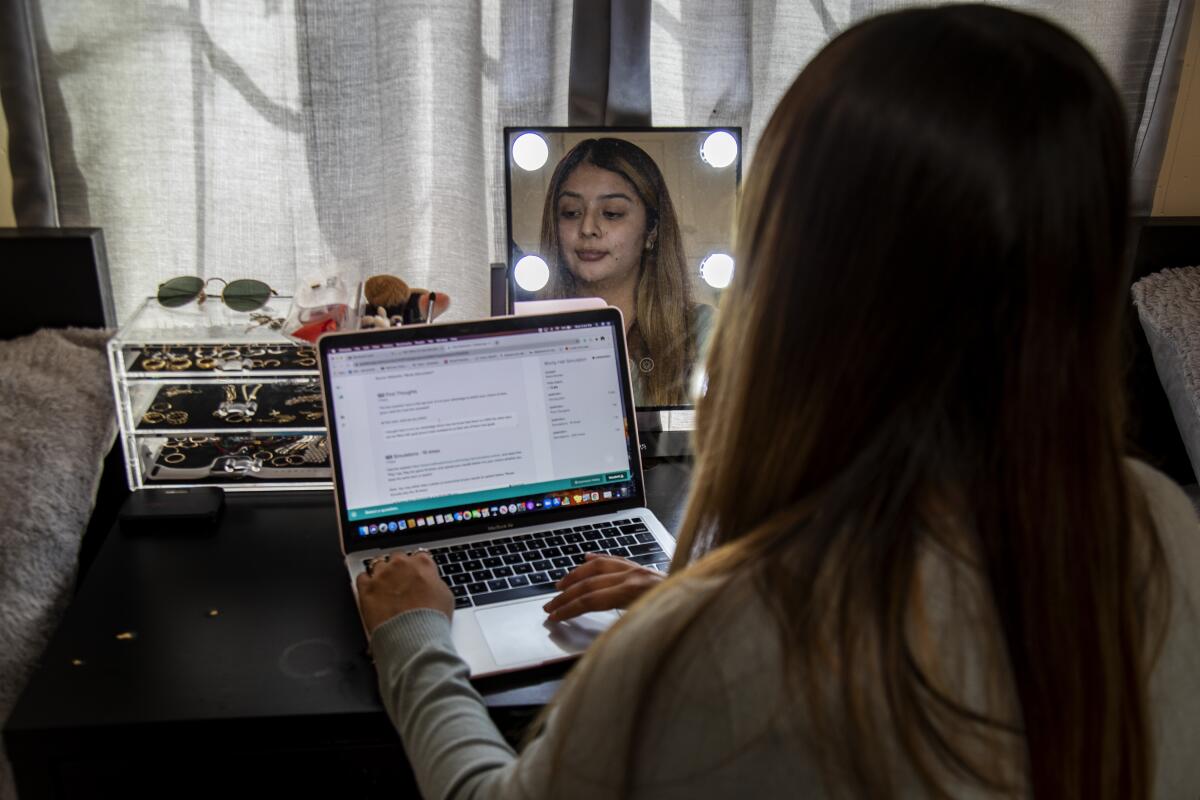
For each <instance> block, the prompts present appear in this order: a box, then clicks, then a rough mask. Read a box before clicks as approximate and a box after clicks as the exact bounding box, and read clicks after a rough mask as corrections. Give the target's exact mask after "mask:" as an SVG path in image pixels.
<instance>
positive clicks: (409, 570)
mask: <svg viewBox="0 0 1200 800" xmlns="http://www.w3.org/2000/svg"><path fill="white" fill-rule="evenodd" d="M355 583H356V585H357V586H358V606H359V608H360V609H362V617H363V624H365V625H366V627H367V632H368V633H374V632H375V629H376V628H378V627H379V626H380V625H382V624H383V623H385V622H387V621H388V620H389V619H391V618H392V617H394V616H396V615H397V614H402V613H404V612H405V611H412V610H413V609H415V608H432V609H433V610H434V611H441V612H442V613H443V614H445V615H446V616H447V617H449V616H451V615H452V614H453V613H454V595H453V594H451V592H450V587H449V586H447V585H446V583H445V581H443V580H442V579H441V578H439V577H438V571H437V564H434V563H433V558H432V557H430V555H429V553H426V552H424V551H421V552H418V553H415V554H413V555H410V556H405V555H400V554H395V555H392V556H390V557H388V558H387V559H382V558H380V559H376V560H375V561H374V562H373V564H372V566H371V569H370V570H369V571H368V572H364V573H362V574H360V575H359V576H358V578H357V579H356V580H355Z"/></svg>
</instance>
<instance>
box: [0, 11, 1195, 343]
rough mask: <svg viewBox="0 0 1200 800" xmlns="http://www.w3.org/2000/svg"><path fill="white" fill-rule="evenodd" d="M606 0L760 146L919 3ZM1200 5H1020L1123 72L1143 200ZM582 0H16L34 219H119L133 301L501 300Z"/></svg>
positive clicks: (11, 56) (29, 205)
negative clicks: (329, 293) (509, 206)
mask: <svg viewBox="0 0 1200 800" xmlns="http://www.w3.org/2000/svg"><path fill="white" fill-rule="evenodd" d="M596 2H600V3H603V2H605V0H596ZM607 2H608V3H609V6H610V10H611V9H613V8H615V9H616V11H617V12H620V13H625V10H628V9H632V10H633V12H636V13H634V16H633V17H631V20H632V22H631V23H630V25H627V26H626V27H629V29H630V30H635V31H637V32H638V35H637V37H634V38H637V39H638V43H636V45H637V46H636V48H635V49H638V48H640V49H642V50H644V49H645V48H647V47H648V50H649V53H648V57H649V63H650V68H651V103H650V107H651V110H652V115H653V117H652V118H653V121H654V123H655V124H656V125H703V126H708V125H739V126H741V127H742V128H743V129H744V134H745V143H746V147H747V152H746V155H747V157H748V158H752V157H753V148H754V144H755V142H756V140H757V137H758V135H759V134H760V133H761V131H762V129H763V127H764V125H765V124H766V121H767V119H768V117H769V115H770V113H771V110H772V109H773V107H774V105H775V103H776V102H777V100H778V98H779V97H780V96H781V95H782V93H783V91H784V90H785V89H786V88H787V86H788V85H789V84H790V83H791V81H792V79H793V78H794V76H795V74H796V72H797V70H799V69H800V68H801V67H802V66H803V65H804V64H805V63H806V62H807V61H808V59H809V58H811V57H812V55H813V54H814V53H815V52H816V51H817V50H818V49H819V48H820V47H821V46H822V45H823V44H824V43H825V42H826V41H828V40H829V38H830V37H831V36H833V35H835V34H836V33H838V32H839V31H841V30H843V29H844V28H845V27H846V26H848V25H850V24H852V23H853V22H855V21H857V20H858V19H861V18H862V17H864V16H866V15H869V14H872V13H876V12H878V11H882V10H886V9H889V8H894V7H897V6H898V5H900V4H901V3H899V2H896V1H895V0H710V2H705V3H694V2H685V0H607ZM646 2H649V15H650V23H649V37H648V38H649V43H648V45H647V44H646V43H645V40H644V37H645V32H644V24H645V21H644V13H645V12H644V7H645V4H646ZM1193 3H1194V0H1140V2H1138V3H1126V2H1121V1H1119V0H1107V1H1106V2H1104V3H1103V4H1102V5H1103V9H1102V10H1101V9H1099V8H1097V6H1098V5H1100V4H1098V3H1096V2H1094V0H1019V1H1018V2H1012V3H1010V4H1011V5H1015V6H1018V7H1021V8H1025V9H1028V10H1032V11H1035V12H1037V13H1042V14H1045V15H1046V16H1048V17H1050V18H1052V19H1054V20H1056V21H1058V22H1060V23H1061V24H1063V25H1064V26H1066V27H1067V28H1069V29H1070V30H1072V31H1074V32H1075V33H1076V34H1077V35H1079V36H1080V38H1081V39H1083V41H1084V42H1086V43H1087V44H1088V45H1090V46H1091V47H1092V48H1093V49H1094V50H1095V52H1096V53H1097V55H1098V56H1099V57H1100V59H1101V61H1102V62H1103V63H1104V64H1105V65H1106V66H1107V68H1108V69H1109V71H1110V72H1111V74H1112V75H1113V78H1114V80H1115V82H1116V84H1117V86H1118V88H1119V89H1120V91H1121V93H1122V96H1123V97H1124V98H1125V101H1126V105H1127V108H1128V110H1129V118H1130V131H1131V133H1132V134H1133V135H1134V137H1135V140H1134V144H1135V153H1136V155H1137V170H1136V172H1135V187H1136V191H1137V197H1136V198H1135V200H1136V203H1137V205H1138V207H1139V208H1145V209H1148V208H1149V203H1150V199H1151V197H1152V193H1153V188H1154V182H1155V179H1156V178H1157V171H1158V167H1159V164H1160V162H1161V158H1162V149H1163V145H1164V143H1165V138H1166V136H1165V127H1166V125H1167V124H1168V123H1169V120H1170V112H1171V107H1172V105H1173V101H1174V93H1175V88H1174V87H1175V86H1176V85H1177V83H1178V74H1179V66H1180V64H1181V62H1182V47H1181V46H1179V40H1180V36H1178V35H1173V34H1177V33H1178V31H1180V30H1183V29H1184V28H1185V27H1186V22H1187V19H1188V15H1189V14H1190V11H1191V7H1192V5H1193ZM574 5H575V4H574V3H573V2H572V0H490V1H489V2H476V1H473V0H390V1H387V0H339V1H338V2H331V1H330V0H324V1H323V2H322V1H320V0H145V2H139V3H136V4H130V3H93V2H86V1H85V0H0V9H4V10H5V11H12V10H18V11H20V12H21V14H20V15H16V16H13V15H8V14H6V18H5V23H4V25H3V28H4V30H3V36H4V38H3V42H4V43H5V44H6V45H7V44H8V43H9V41H10V40H13V39H14V37H17V38H19V39H20V40H21V41H22V42H24V45H23V48H24V49H23V50H21V51H19V52H18V50H16V49H13V48H10V47H7V46H6V48H5V51H4V53H3V54H0V78H2V79H3V80H4V84H3V85H2V86H0V90H2V91H3V94H4V101H5V109H6V111H7V112H8V121H9V125H10V127H11V128H12V129H13V131H14V147H13V159H14V178H16V179H17V180H18V181H21V180H27V179H29V178H30V176H33V179H34V182H33V183H27V184H22V186H25V187H27V188H29V189H30V192H29V193H27V194H26V195H25V198H26V200H27V202H22V198H21V197H18V198H16V200H17V204H18V206H19V207H18V208H17V218H18V220H22V221H23V220H25V219H28V217H22V213H25V214H39V215H42V216H45V217H47V218H49V217H51V216H52V215H53V214H54V213H56V214H57V218H58V222H59V224H62V225H71V226H92V225H95V226H100V227H103V228H104V230H105V235H106V238H107V242H108V252H109V258H110V270H111V274H112V278H113V284H114V295H115V297H116V298H117V307H118V308H117V310H118V316H119V318H120V319H122V320H123V319H125V318H127V317H128V315H129V314H130V312H131V311H132V310H133V308H135V307H136V305H137V303H138V302H139V301H140V299H141V298H143V297H145V296H147V295H149V294H152V293H153V291H154V289H155V287H156V286H157V285H158V283H159V282H161V281H162V280H164V279H166V278H168V277H171V276H174V275H184V274H189V275H203V276H219V277H223V278H235V277H255V278H259V279H262V280H266V281H268V282H269V283H271V284H272V285H273V286H274V287H275V288H277V289H278V290H280V291H281V292H284V293H288V292H290V291H291V290H292V289H293V288H294V286H295V284H296V282H297V281H298V280H302V279H305V278H308V277H310V276H311V277H316V276H323V275H327V274H330V273H333V272H341V273H343V274H345V275H347V276H348V277H352V278H358V277H365V276H367V275H370V274H374V273H378V272H392V273H395V274H398V275H401V276H403V277H404V278H405V279H406V280H408V281H409V282H410V283H413V284H416V285H424V286H427V287H429V288H433V289H436V290H438V291H444V292H448V293H449V294H451V296H452V297H453V298H454V300H455V309H454V312H453V313H454V315H455V316H456V317H460V318H465V317H468V316H477V315H478V316H482V315H484V314H486V313H487V310H488V293H489V287H488V264H489V263H490V262H493V261H497V260H503V255H504V239H505V233H504V219H505V210H504V209H505V202H504V183H503V176H504V162H503V155H504V154H503V152H502V143H501V130H502V128H503V127H504V126H505V125H564V124H566V123H567V115H568V99H569V96H570V94H571V93H570V89H571V87H570V85H569V83H570V71H571V39H572V17H573V7H574ZM633 12H630V13H633ZM618 16H619V14H618ZM17 17H23V19H22V25H21V26H20V27H19V26H17V25H16V24H15V22H14V21H13V20H15V19H17ZM622 19H624V17H622ZM626 38H630V37H626ZM1172 43H1174V47H1172ZM30 45H32V47H31V46H30ZM632 46H634V43H631V42H630V41H625V40H622V41H619V42H616V43H612V44H611V47H610V49H611V51H612V52H613V53H615V54H616V55H615V56H612V58H615V59H616V60H617V61H619V62H620V63H615V64H614V63H610V69H609V84H610V85H608V86H607V87H606V100H605V102H606V108H605V109H604V111H605V114H606V118H607V116H608V112H610V111H612V110H613V109H611V108H608V107H607V105H608V100H607V98H609V97H612V98H617V100H618V101H621V99H622V98H624V99H625V100H628V99H629V97H630V94H629V92H630V91H633V90H634V89H636V92H638V93H642V94H644V92H643V90H642V89H640V88H638V87H633V88H632V89H631V86H632V84H630V86H626V85H625V83H628V81H625V79H624V78H622V77H621V76H623V75H625V74H626V73H630V70H629V69H627V68H626V67H628V66H629V64H633V63H642V64H644V63H645V62H644V60H643V61H641V62H638V61H637V59H635V58H634V56H637V55H639V54H638V53H632V54H631V53H630V52H629V48H630V47H632ZM622 54H623V55H622ZM640 55H641V56H642V57H644V56H645V55H646V54H645V53H644V52H643V53H641V54H640ZM22 59H24V60H23V61H22ZM22 63H23V64H24V65H25V72H24V73H21V71H20V69H18V68H19V67H20V66H21V64H22ZM633 73H636V74H637V75H642V76H644V70H634V71H633ZM631 74H632V73H631ZM22 75H23V77H22ZM630 80H632V79H630ZM614 81H615V82H616V84H617V85H612V84H613V82H614ZM623 81H625V83H623ZM17 84H19V86H18V85H17ZM31 87H32V88H31ZM22 93H24V94H22ZM31 93H32V94H31ZM31 97H33V98H36V99H38V100H40V102H41V108H33V109H32V110H29V108H31V107H30V104H29V103H27V102H25V101H26V100H28V99H30V98H31ZM643 100H644V97H643ZM622 102H623V101H622ZM34 105H35V106H36V104H34ZM618 105H620V103H619V102H618ZM13 109H17V110H16V111H14V110H13ZM618 110H619V109H618ZM39 115H40V116H39ZM39 119H40V120H43V121H44V125H40V123H39V122H38V120H39ZM30 123H33V124H32V125H31V124H30ZM39 125H40V127H39ZM39 137H40V138H39ZM22 143H24V144H22ZM26 144H28V145H29V146H30V147H31V148H32V149H31V150H30V151H29V152H30V158H29V159H24V158H22V159H21V163H20V164H18V163H17V160H18V156H19V155H20V153H22V152H25V151H24V150H22V149H21V148H22V147H25V145H26ZM39 147H40V149H41V152H42V153H43V154H44V153H45V152H47V150H48V153H49V158H48V159H46V160H44V161H43V163H42V164H41V165H40V167H39V165H38V163H37V162H36V158H37V151H38V148H39ZM47 165H48V168H47ZM27 166H31V167H33V169H24V168H25V167H27ZM19 167H20V168H21V169H18V168H19ZM39 170H40V172H39ZM18 172H19V173H20V174H19V175H18V174H17V173H18ZM48 172H52V177H53V182H52V183H51V182H48V181H45V180H42V182H41V183H38V182H37V176H38V175H39V174H40V175H41V176H42V177H43V178H44V177H45V175H46V174H47V173H48ZM18 188H21V187H18ZM39 203H40V204H41V205H40V206H39V205H38V204H39ZM27 224H28V223H27Z"/></svg>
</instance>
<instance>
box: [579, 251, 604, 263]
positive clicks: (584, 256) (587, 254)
mask: <svg viewBox="0 0 1200 800" xmlns="http://www.w3.org/2000/svg"><path fill="white" fill-rule="evenodd" d="M575 255H577V256H579V260H580V261H599V260H600V259H602V258H604V257H605V256H606V255H608V251H607V250H576V251H575Z"/></svg>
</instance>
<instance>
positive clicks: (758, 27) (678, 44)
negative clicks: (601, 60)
mask: <svg viewBox="0 0 1200 800" xmlns="http://www.w3.org/2000/svg"><path fill="white" fill-rule="evenodd" d="M913 4H914V3H912V2H906V1H903V0H711V1H710V2H706V3H694V2H687V1H686V0H653V2H652V11H651V14H652V17H651V22H652V24H651V45H650V47H651V50H650V53H651V65H652V69H653V91H652V95H653V96H652V107H653V116H654V122H655V124H656V125H741V126H742V127H743V128H744V130H743V134H744V136H745V139H746V149H747V155H748V156H752V155H753V149H754V145H755V143H756V141H757V139H758V137H759V135H760V134H761V133H762V130H763V128H764V127H765V126H766V123H767V120H768V119H769V117H770V114H771V110H772V109H773V108H774V107H775V104H776V103H777V102H778V101H779V98H780V97H782V95H783V93H784V91H786V90H787V88H788V86H790V85H791V82H792V80H793V79H794V78H795V76H796V73H797V72H798V71H799V70H800V68H801V67H803V66H804V65H805V64H806V63H807V62H808V60H809V59H810V58H812V56H813V55H815V54H816V52H817V50H819V49H820V47H821V46H822V45H823V44H824V43H825V42H827V41H828V40H829V39H830V38H831V37H832V36H834V35H836V34H837V33H839V32H840V31H842V30H844V29H845V28H846V27H847V26H849V25H850V24H852V23H854V22H856V21H858V20H860V19H862V18H863V17H866V16H870V15H871V14H875V13H879V12H881V11H887V10H890V9H895V8H900V7H902V6H905V5H913ZM922 4H927V3H922ZM1000 5H1005V6H1010V7H1013V8H1018V9H1022V10H1026V11H1031V12H1034V13H1038V14H1041V15H1043V16H1045V17H1048V18H1050V19H1051V20H1054V21H1056V22H1058V23H1059V24H1060V25H1062V26H1063V27H1065V28H1067V29H1068V30H1070V31H1072V32H1073V33H1074V34H1075V35H1076V36H1078V37H1079V38H1080V39H1081V40H1082V41H1083V42H1084V43H1085V44H1087V45H1088V46H1089V47H1091V48H1092V50H1093V52H1095V53H1096V55H1097V56H1098V58H1099V60H1100V61H1101V62H1102V63H1103V64H1104V65H1105V67H1106V68H1107V69H1108V71H1109V73H1110V75H1111V76H1112V78H1113V81H1114V83H1115V84H1116V86H1117V88H1118V90H1119V91H1120V93H1121V95H1122V97H1123V98H1124V100H1125V104H1126V109H1127V111H1128V113H1129V124H1130V133H1131V135H1138V134H1140V133H1141V132H1142V130H1143V128H1144V124H1145V119H1144V115H1143V111H1144V110H1145V102H1146V87H1147V85H1156V81H1157V72H1156V70H1157V65H1156V63H1155V61H1156V57H1157V56H1159V46H1160V42H1161V40H1162V32H1163V20H1164V17H1165V16H1166V15H1167V13H1166V12H1167V11H1168V10H1170V11H1171V12H1172V13H1173V11H1174V9H1175V7H1176V6H1177V5H1178V0H1138V2H1136V3H1132V2H1125V1H1124V0H1110V2H1104V3H1096V2H1095V0H1015V1H1009V2H1003V3H1000ZM1098 6H1099V7H1098ZM1154 167H1155V168H1154V169H1153V170H1152V175H1151V176H1150V177H1149V181H1150V183H1149V185H1148V186H1146V187H1142V188H1141V190H1140V192H1141V194H1142V195H1144V196H1143V197H1142V198H1141V200H1142V204H1143V205H1144V206H1145V208H1144V209H1143V211H1144V212H1148V211H1149V202H1150V196H1151V193H1152V191H1153V182H1154V180H1155V179H1156V178H1157V163H1156V164H1155V165H1154Z"/></svg>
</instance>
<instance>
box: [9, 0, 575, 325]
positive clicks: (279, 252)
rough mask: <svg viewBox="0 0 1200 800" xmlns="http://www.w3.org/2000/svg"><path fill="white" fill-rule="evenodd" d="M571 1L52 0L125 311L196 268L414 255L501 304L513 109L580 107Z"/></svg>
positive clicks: (215, 271)
mask: <svg viewBox="0 0 1200 800" xmlns="http://www.w3.org/2000/svg"><path fill="white" fill-rule="evenodd" d="M570 17H571V10H570V4H569V3H556V2H554V0H522V1H521V2H514V1H513V0H509V1H508V2H504V3H500V2H485V3H479V2H472V1H471V0H436V1H435V0H428V1H427V2H405V1H403V0H393V1H392V2H384V1H383V0H338V1H337V2H333V1H327V2H304V1H303V0H256V1H255V2H251V1H250V0H176V1H175V2H169V1H167V0H158V1H157V2H140V3H136V4H134V3H93V2H85V0H42V2H38V3H34V4H33V27H34V34H35V40H36V43H37V49H38V53H37V55H38V64H39V69H40V73H41V79H42V90H43V96H44V98H45V102H46V106H47V109H46V113H47V129H48V132H49V137H50V146H51V153H52V160H53V168H54V178H55V187H56V192H57V205H58V210H59V219H60V223H61V224H62V225H97V226H100V227H103V228H104V230H105V235H106V238H107V242H108V254H109V259H110V270H111V274H112V279H113V284H114V292H115V296H116V300H117V306H118V316H119V317H120V318H121V319H122V320H124V319H126V318H127V317H128V315H129V314H130V313H131V312H132V310H133V309H134V308H135V307H136V304H137V303H138V302H139V300H140V298H142V297H145V296H147V295H148V294H152V293H153V291H154V289H155V287H156V286H157V284H158V283H159V282H161V281H162V280H164V279H165V278H168V277H171V276H174V275H204V276H219V277H223V278H236V277H255V278H259V279H262V280H266V281H267V282H269V283H271V285H272V286H274V287H276V288H277V289H279V290H281V291H282V292H285V293H287V292H290V291H291V290H292V288H293V287H294V285H295V282H296V280H297V279H303V278H307V277H309V276H319V275H326V274H330V273H333V272H342V273H344V274H346V275H348V276H351V277H364V276H366V275H370V274H375V273H378V272H391V273H394V274H398V275H400V276H402V277H404V278H405V279H406V280H408V281H409V282H410V283H413V284H414V285H422V286H428V287H430V288H434V289H437V290H441V291H445V292H449V293H450V294H451V296H452V297H453V298H454V301H455V315H456V316H462V317H465V316H475V315H485V314H486V312H487V308H488V303H487V297H488V264H489V262H491V261H494V260H498V259H499V257H500V256H501V254H502V253H503V252H504V250H503V239H504V231H503V220H504V194H503V174H504V173H503V162H502V160H501V155H502V152H501V149H502V148H501V128H502V127H503V126H504V125H506V124H540V125H547V124H565V120H566V108H567V89H568V87H567V76H568V72H569V58H570V52H569V50H570V24H571V19H570Z"/></svg>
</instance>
